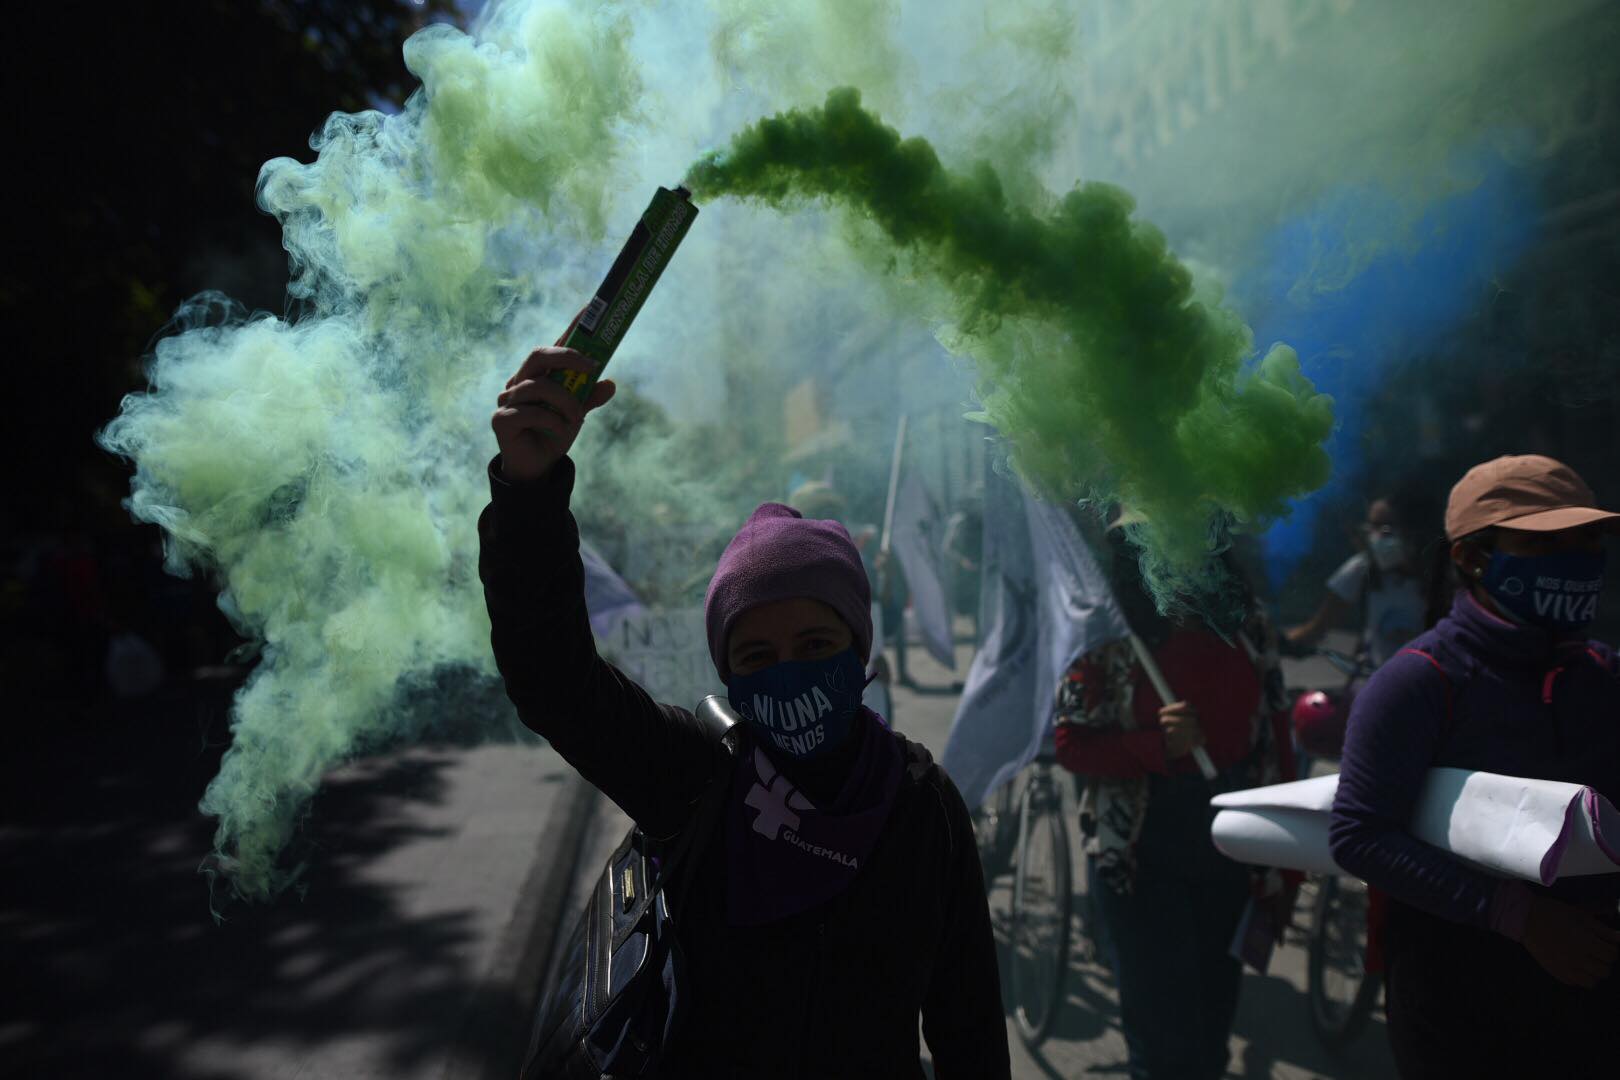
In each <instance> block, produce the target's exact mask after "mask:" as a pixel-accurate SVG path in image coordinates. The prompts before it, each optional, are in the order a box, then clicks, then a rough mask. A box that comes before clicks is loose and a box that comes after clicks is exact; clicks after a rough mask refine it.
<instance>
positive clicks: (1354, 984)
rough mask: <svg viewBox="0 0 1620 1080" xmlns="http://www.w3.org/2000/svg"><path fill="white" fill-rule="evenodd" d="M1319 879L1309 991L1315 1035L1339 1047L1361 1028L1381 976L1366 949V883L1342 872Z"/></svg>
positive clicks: (1345, 1043)
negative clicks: (1374, 974) (1373, 971)
mask: <svg viewBox="0 0 1620 1080" xmlns="http://www.w3.org/2000/svg"><path fill="white" fill-rule="evenodd" d="M1316 885H1317V892H1316V903H1315V904H1313V905H1312V909H1311V930H1310V941H1309V964H1308V967H1307V972H1306V974H1307V994H1306V997H1307V998H1308V999H1309V1001H1310V1009H1311V1027H1312V1028H1314V1029H1315V1030H1316V1037H1317V1038H1318V1039H1320V1040H1321V1042H1322V1045H1323V1046H1325V1047H1327V1048H1328V1049H1330V1050H1338V1049H1340V1048H1341V1047H1343V1046H1345V1045H1347V1044H1348V1043H1349V1042H1350V1041H1351V1040H1353V1039H1354V1038H1355V1037H1356V1036H1358V1035H1360V1034H1361V1032H1362V1029H1364V1028H1365V1027H1366V1026H1367V1019H1368V1018H1369V1017H1370V1016H1371V1015H1372V1009H1373V1004H1374V1002H1376V1001H1377V999H1378V990H1379V980H1378V979H1376V978H1368V976H1367V967H1366V959H1365V953H1364V951H1363V950H1364V942H1365V940H1366V930H1367V887H1366V886H1365V885H1363V884H1362V883H1361V882H1359V881H1354V880H1351V879H1349V878H1340V877H1337V876H1331V877H1325V878H1320V879H1318V881H1317V883H1316Z"/></svg>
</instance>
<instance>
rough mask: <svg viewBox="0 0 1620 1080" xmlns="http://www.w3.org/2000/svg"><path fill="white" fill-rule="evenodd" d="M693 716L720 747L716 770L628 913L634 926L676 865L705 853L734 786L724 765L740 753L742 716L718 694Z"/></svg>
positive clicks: (667, 880) (707, 735)
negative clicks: (721, 809)
mask: <svg viewBox="0 0 1620 1080" xmlns="http://www.w3.org/2000/svg"><path fill="white" fill-rule="evenodd" d="M693 715H694V716H696V717H697V720H698V724H699V726H700V727H701V728H702V729H703V734H704V736H705V738H706V739H707V740H708V741H709V742H710V743H711V744H713V745H715V746H717V747H718V755H717V760H716V762H715V769H714V773H713V775H712V776H710V777H709V783H708V784H707V785H706V786H705V787H704V789H703V791H702V793H701V794H699V795H698V797H697V799H696V800H694V802H693V806H692V812H691V814H689V815H688V816H687V819H686V824H685V825H683V826H682V827H681V831H680V832H678V833H676V834H675V835H674V836H673V837H671V838H670V841H671V842H670V843H669V846H668V850H667V851H665V852H663V853H662V854H661V855H659V857H658V872H657V874H656V875H655V876H654V877H653V879H652V883H651V885H650V887H649V888H647V889H646V890H645V892H643V894H642V895H641V897H640V898H638V899H637V901H636V906H635V907H634V908H633V909H632V910H631V912H630V913H628V915H629V918H628V919H627V922H626V925H633V924H634V923H635V922H637V921H638V920H639V919H640V918H641V916H642V914H644V913H645V912H646V910H647V908H648V906H649V905H650V904H651V903H652V902H653V898H654V897H656V896H657V895H658V893H659V890H661V889H663V888H664V887H665V886H666V885H668V883H669V881H670V880H671V878H672V877H673V876H674V874H675V871H676V868H677V867H680V866H684V865H686V864H687V862H688V861H690V860H692V859H696V858H697V857H698V855H700V854H701V853H702V851H703V845H704V844H705V843H707V842H708V839H709V837H710V835H711V834H712V833H713V832H714V824H715V821H716V820H718V818H719V816H720V807H721V806H722V805H723V804H724V803H725V801H726V792H727V790H729V788H730V786H731V785H730V783H729V781H730V770H728V769H727V768H726V767H725V766H726V764H727V763H729V762H730V761H732V760H734V759H735V757H736V754H737V747H738V742H739V737H740V732H741V731H742V727H741V725H739V724H738V722H737V721H738V720H739V719H740V717H738V716H737V714H736V713H735V712H734V711H733V710H732V708H731V705H730V703H728V702H727V701H726V699H725V698H723V697H720V696H719V695H715V694H711V695H710V696H709V697H706V698H704V699H703V701H702V702H701V703H699V705H698V707H697V708H696V709H694V710H693Z"/></svg>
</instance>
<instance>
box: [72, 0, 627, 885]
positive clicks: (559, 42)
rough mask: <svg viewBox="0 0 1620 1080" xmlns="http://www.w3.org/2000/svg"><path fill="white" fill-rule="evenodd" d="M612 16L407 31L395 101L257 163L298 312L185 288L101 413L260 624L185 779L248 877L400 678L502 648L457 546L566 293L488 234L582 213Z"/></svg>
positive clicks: (560, 270) (194, 556)
mask: <svg viewBox="0 0 1620 1080" xmlns="http://www.w3.org/2000/svg"><path fill="white" fill-rule="evenodd" d="M627 36H628V24H627V23H626V22H625V21H624V20H623V19H622V18H617V17H614V16H613V13H612V12H611V11H610V10H609V11H598V12H592V13H579V12H572V11H569V10H567V9H566V8H564V7H560V6H552V5H540V4H531V5H524V6H521V7H515V8H507V9H502V10H499V11H497V12H495V13H494V15H493V17H492V18H491V20H490V21H489V22H488V23H487V24H486V25H485V26H484V27H483V28H482V31H481V34H480V36H479V37H478V38H476V39H475V38H473V37H471V36H469V35H466V34H463V33H461V32H459V31H456V30H454V29H452V28H450V27H443V26H439V27H432V28H430V29H427V30H424V31H422V32H421V33H419V34H417V35H415V36H414V37H412V38H411V40H410V42H409V43H408V44H407V46H406V52H405V55H406V60H407V63H408V64H409V66H410V68H411V70H412V71H413V72H414V73H415V74H416V75H418V76H419V77H420V78H421V80H422V83H423V87H424V89H423V91H422V92H420V93H418V94H417V95H415V96H413V97H412V99H411V100H410V102H409V103H408V104H407V106H406V108H405V109H404V111H403V112H401V113H399V114H397V115H385V114H383V113H381V112H368V113H361V114H356V115H346V114H336V115H333V116H332V117H331V118H330V119H329V120H328V121H327V123H326V124H325V126H324V127H323V128H322V130H321V131H320V132H319V134H318V135H317V136H316V137H315V138H314V139H313V140H312V146H313V147H314V149H315V150H316V152H317V155H318V156H317V158H316V160H315V161H313V162H311V163H307V164H306V163H299V162H296V161H293V160H291V159H286V158H283V159H277V160H275V161H271V162H269V163H268V164H266V165H265V167H264V169H263V170H262V172H261V174H260V178H259V201H260V205H261V206H262V207H263V208H264V209H265V210H266V211H268V212H270V213H272V214H274V215H275V216H276V218H277V219H278V220H279V221H280V222H281V225H282V230H283V240H284V243H285V245H286V247H287V250H288V253H289V256H290V264H291V267H292V274H293V277H292V283H291V286H290V292H291V294H292V295H293V297H295V298H296V299H298V300H299V301H301V303H302V305H303V310H302V313H301V315H300V316H299V317H297V318H294V319H279V318H273V317H271V316H268V315H263V314H260V315H251V316H250V315H248V314H247V313H245V312H240V311H237V310H234V309H233V308H232V307H231V305H229V304H228V302H226V301H224V299H223V298H221V297H217V296H205V297H200V298H198V299H197V300H195V301H193V302H192V303H191V304H189V305H188V306H187V308H186V309H185V310H183V311H182V312H181V313H180V315H179V317H178V319H177V321H176V323H177V324H176V327H175V329H176V330H177V331H178V332H177V333H174V334H172V335H170V336H168V337H165V338H164V339H163V340H161V341H160V342H159V343H158V345H157V348H156V350H155V352H154V354H153V356H152V358H151V362H150V366H149V379H150V385H149V387H148V390H147V392H146V393H143V394H136V395H132V396H130V397H129V398H128V399H126V400H125V402H124V405H123V409H122V411H121V414H120V415H119V416H118V417H117V418H116V419H115V420H114V421H113V422H112V423H111V424H109V425H108V426H107V428H106V429H105V430H104V431H103V433H102V435H101V441H102V443H103V445H104V446H106V447H107V448H108V449H110V450H113V451H115V452H117V453H120V454H124V455H127V456H129V457H130V458H132V459H133V460H134V461H135V462H136V465H137V471H136V476H135V479H134V483H133V491H132V495H131V497H130V500H129V504H128V505H129V507H130V510H131V512H132V514H133V515H134V516H135V517H136V518H138V519H140V520H143V521H151V522H156V523H158V524H159V525H162V526H163V527H164V528H165V529H166V530H167V532H168V535H169V540H170V543H169V558H170V567H171V569H173V570H175V571H176V572H180V573H189V572H195V571H199V570H200V571H202V572H206V573H210V574H213V575H214V576H216V577H217V578H218V580H219V581H220V583H221V585H222V586H223V590H224V592H223V594H222V605H223V606H224V607H225V609H226V610H227V612H228V613H229V614H230V615H231V616H232V618H233V620H234V621H235V623H236V625H237V626H238V628H239V629H240V630H241V631H242V632H243V633H245V634H247V635H248V636H250V637H251V638H253V639H255V640H256V641H258V642H260V643H261V644H262V657H261V661H260V663H259V665H258V667H257V668H256V670H255V673H254V676H253V678H252V680H251V681H250V683H249V685H248V686H247V687H246V688H245V690H244V691H243V692H242V693H241V695H240V696H239V698H238V700H237V702H236V706H235V711H234V714H233V719H232V733H233V739H232V745H231V748H230V750H229V751H228V752H227V754H226V755H225V758H224V761H223V763H222V765H221V769H220V773H219V775H218V776H217V777H216V778H215V779H214V781H213V782H212V783H211V784H210V785H209V787H208V790H207V793H206V794H205V796H204V798H203V801H202V810H203V811H204V812H205V813H208V814H210V815H213V816H214V817H215V818H217V819H218V830H217V834H216V837H215V842H216V848H217V852H216V856H217V857H216V859H215V860H214V862H213V865H214V866H216V867H217V868H219V869H220V870H222V871H223V872H224V874H225V880H226V881H227V883H228V885H229V887H230V888H231V889H233V890H234V891H235V892H237V893H239V894H241V895H244V896H249V897H261V898H262V897H266V896H269V895H271V894H273V893H275V892H276V891H278V890H279V889H281V888H283V887H284V886H285V885H286V884H287V883H288V882H289V881H291V880H293V879H294V878H295V877H296V875H297V867H285V866H281V865H279V864H278V861H277V860H278V857H279V855H280V853H281V851H282V849H283V848H284V846H285V845H286V843H287V841H288V839H289V837H290V836H291V835H292V833H293V831H294V829H295V827H296V825H297V822H298V820H299V818H300V817H301V815H302V814H303V813H304V812H305V810H306V808H307V806H308V801H309V798H310V796H311V795H312V794H313V793H314V791H315V790H316V788H317V786H318V784H319V782H320V778H321V776H322V774H323V773H324V772H325V770H326V769H328V768H329V767H330V766H332V765H333V764H334V763H335V762H337V761H340V760H342V759H343V758H344V757H345V756H347V755H349V754H352V753H354V752H356V751H359V750H364V749H366V748H368V747H371V746H375V745H377V744H379V743H382V742H385V741H388V740H393V739H398V738H400V737H410V736H412V735H414V734H416V732H417V730H418V728H419V727H420V725H421V724H422V723H423V722H424V721H423V716H424V715H425V714H424V712H423V711H422V710H413V709H409V708H407V707H406V704H407V699H408V698H409V695H410V693H411V690H412V688H413V686H414V685H418V684H423V683H427V682H430V681H431V680H432V679H433V677H434V673H435V672H436V671H441V670H444V669H462V670H470V671H473V672H481V673H483V674H484V675H485V676H490V675H492V674H493V670H492V669H493V665H492V663H491V660H490V657H489V645H488V641H489V636H488V635H489V628H488V622H487V617H486V615H485V614H484V611H483V606H482V601H481V597H480V594H479V591H478V588H477V575H476V555H475V553H476V550H477V538H476V533H475V525H476V521H477V517H478V512H479V510H480V508H481V507H482V504H483V501H484V498H485V495H484V493H483V492H482V491H481V490H480V483H479V480H480V472H481V462H482V461H483V460H485V459H487V456H488V453H489V450H490V437H489V432H488V427H487V422H488V420H487V418H488V414H489V409H490V404H489V403H490V402H492V401H493V400H494V396H493V395H494V392H495V390H496V389H497V388H498V386H499V381H498V380H499V379H500V377H501V376H500V375H499V372H500V371H501V370H502V369H505V368H507V367H508V366H509V365H510V364H511V363H512V360H511V357H512V356H514V355H518V354H520V352H521V349H520V346H519V345H518V344H517V341H522V342H524V343H525V344H529V343H534V342H536V341H539V340H549V338H550V337H551V336H554V335H555V332H556V331H555V327H557V326H561V325H564V324H565V323H566V319H567V316H566V315H565V314H564V312H563V309H561V308H557V307H550V306H549V305H547V304H545V303H544V299H545V298H544V297H542V296H539V295H537V293H538V292H539V287H538V285H537V284H536V282H535V281H534V280H533V276H532V275H533V273H534V269H533V267H534V262H533V260H532V258H531V259H529V260H527V261H526V260H524V259H521V258H517V257H514V256H513V255H512V254H510V253H509V252H507V251H505V250H503V249H509V248H513V247H514V246H515V245H517V244H519V243H520V241H521V239H522V237H524V236H525V235H534V234H537V233H538V234H541V235H544V234H545V233H546V232H547V231H548V230H550V231H553V232H555V231H556V229H557V228H559V227H561V228H566V229H567V230H570V231H571V232H572V233H573V235H575V236H589V235H591V234H592V233H594V232H597V231H599V226H600V223H601V221H602V218H603V214H604V210H605V205H606V199H605V195H604V193H605V192H607V191H609V190H610V185H608V184H607V183H606V174H607V172H608V170H610V169H611V167H612V163H613V158H612V155H611V154H604V153H602V152H600V147H601V146H602V145H603V144H604V143H610V142H611V138H610V133H611V131H612V130H613V129H614V128H615V127H616V126H617V125H619V124H622V123H624V122H626V121H627V119H629V118H632V117H633V116H634V114H635V109H636V106H637V98H638V89H637V88H638V85H639V84H638V82H637V79H636V78H635V73H634V68H635V65H634V63H633V61H632V58H631V57H630V54H629V52H628V49H627V45H626V41H627ZM554 206H556V207H562V208H563V209H562V212H561V213H559V214H556V215H555V217H557V218H558V219H560V221H561V222H562V223H563V225H562V226H552V225H550V224H549V223H548V219H547V217H546V211H547V210H548V209H550V208H553V207H554ZM554 261H555V262H556V263H559V264H563V265H561V266H556V265H554V266H550V267H548V269H549V270H550V272H551V274H552V276H553V279H554V280H561V281H563V282H567V281H568V280H569V277H570V275H569V273H568V272H567V271H568V267H567V266H566V264H565V261H564V260H563V259H562V258H561V257H560V256H559V257H555V259H554ZM576 276H577V278H578V280H579V282H580V284H579V285H577V286H576V288H575V290H574V292H573V296H572V297H570V301H571V302H577V300H575V299H574V298H577V297H578V296H579V295H582V294H585V293H586V288H587V286H585V285H584V284H583V282H584V281H585V280H587V277H588V276H587V275H583V274H578V275H576ZM519 307H524V308H526V309H528V310H529V311H530V312H531V316H530V317H531V318H544V319H546V320H547V321H548V322H549V326H550V327H551V328H552V329H551V330H550V333H549V334H543V335H542V334H539V333H538V332H537V331H536V330H535V328H534V327H533V326H532V325H520V321H519V320H516V319H515V312H516V311H517V309H518V308H519ZM514 335H521V336H519V337H517V338H516V340H514Z"/></svg>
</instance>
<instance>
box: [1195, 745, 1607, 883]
mask: <svg viewBox="0 0 1620 1080" xmlns="http://www.w3.org/2000/svg"><path fill="white" fill-rule="evenodd" d="M1338 786H1339V778H1338V776H1337V775H1333V776H1318V777H1313V778H1312V779H1310V780H1296V781H1294V782H1293V783H1289V784H1272V785H1270V786H1268V787H1259V788H1249V789H1247V790H1244V791H1229V792H1225V793H1223V794H1220V795H1217V796H1215V797H1214V798H1213V799H1211V800H1210V803H1211V805H1213V806H1215V807H1216V808H1217V810H1218V813H1217V814H1216V815H1215V822H1214V824H1213V825H1212V826H1211V830H1210V831H1211V836H1212V838H1213V839H1214V842H1215V847H1216V848H1217V849H1218V850H1219V851H1221V852H1222V853H1223V854H1225V855H1227V856H1228V857H1230V858H1232V859H1236V860H1237V861H1238V862H1244V863H1253V864H1255V865H1259V866H1278V867H1282V868H1283V869H1288V870H1303V871H1306V872H1308V873H1334V872H1336V871H1337V868H1336V867H1335V866H1334V864H1333V857H1332V855H1331V854H1330V853H1329V851H1328V819H1329V817H1330V815H1331V812H1332V809H1333V795H1334V793H1335V792H1336V791H1337V790H1338ZM1409 827H1410V829H1411V832H1412V835H1413V836H1415V837H1417V838H1418V839H1419V840H1422V841H1424V842H1425V843H1428V844H1433V845H1434V846H1435V847H1438V848H1440V849H1441V850H1443V851H1447V852H1450V853H1451V854H1453V855H1455V856H1457V857H1458V858H1460V859H1464V860H1466V861H1467V862H1470V863H1473V864H1474V865H1476V866H1478V867H1480V868H1481V869H1483V870H1485V871H1487V872H1489V873H1493V874H1496V875H1498V876H1500V877H1516V878H1523V879H1524V880H1527V881H1539V882H1541V883H1542V884H1543V885H1550V884H1552V883H1553V882H1554V881H1556V880H1558V879H1559V878H1561V877H1578V876H1584V875H1589V874H1613V873H1620V814H1617V813H1616V811H1615V808H1614V806H1613V805H1612V804H1611V803H1610V802H1609V801H1608V800H1607V799H1605V798H1604V797H1603V796H1602V795H1599V794H1598V793H1597V792H1595V791H1593V790H1592V789H1591V788H1587V787H1582V786H1581V785H1580V784H1566V783H1562V782H1559V781H1556V780H1532V779H1527V778H1524V777H1518V776H1501V775H1498V774H1496V773H1486V772H1470V771H1467V770H1464V769H1430V770H1429V774H1428V776H1427V777H1426V778H1425V780H1424V785H1423V791H1422V793H1421V795H1420V796H1419V797H1418V802H1417V809H1416V811H1415V813H1414V814H1413V817H1412V822H1411V825H1410V826H1409Z"/></svg>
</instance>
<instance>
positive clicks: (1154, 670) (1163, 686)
mask: <svg viewBox="0 0 1620 1080" xmlns="http://www.w3.org/2000/svg"><path fill="white" fill-rule="evenodd" d="M1131 648H1132V649H1133V650H1135V652H1136V660H1137V663H1139V664H1141V665H1142V670H1143V671H1145V672H1147V677H1148V681H1149V682H1151V683H1152V684H1153V691H1154V693H1156V694H1158V695H1159V700H1160V701H1162V702H1164V703H1165V704H1166V705H1168V704H1170V703H1171V702H1172V701H1175V700H1177V698H1176V695H1175V693H1174V691H1172V690H1171V689H1170V684H1169V683H1168V682H1167V681H1165V677H1164V672H1163V671H1160V670H1159V662H1158V661H1157V660H1155V659H1153V654H1152V653H1150V652H1148V647H1147V642H1145V641H1143V640H1142V639H1141V638H1139V637H1137V636H1136V635H1135V634H1134V633H1133V634H1131ZM1192 756H1193V760H1194V761H1196V762H1198V771H1199V772H1201V773H1203V774H1204V779H1205V780H1211V781H1212V780H1214V779H1215V777H1216V776H1217V775H1218V774H1217V773H1216V772H1215V763H1214V762H1213V761H1211V760H1210V759H1209V753H1208V752H1207V751H1206V750H1205V749H1204V748H1203V747H1202V746H1195V747H1193V748H1192Z"/></svg>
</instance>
